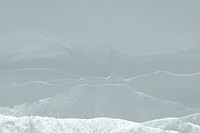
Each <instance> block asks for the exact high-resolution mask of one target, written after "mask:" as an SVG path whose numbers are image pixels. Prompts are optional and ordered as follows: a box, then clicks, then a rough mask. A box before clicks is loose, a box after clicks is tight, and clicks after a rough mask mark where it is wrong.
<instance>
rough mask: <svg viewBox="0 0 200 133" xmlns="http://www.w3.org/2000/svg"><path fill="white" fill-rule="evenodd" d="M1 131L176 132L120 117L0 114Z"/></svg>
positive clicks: (61, 132) (19, 132)
mask: <svg viewBox="0 0 200 133" xmlns="http://www.w3.org/2000/svg"><path fill="white" fill-rule="evenodd" d="M0 132H1V133H176V132H173V131H164V130H161V129H156V128H149V127H145V126H142V125H141V124H138V123H134V122H129V121H125V120H120V119H109V118H96V119H88V120H87V119H56V118H47V117H20V118H17V117H12V116H3V115H0Z"/></svg>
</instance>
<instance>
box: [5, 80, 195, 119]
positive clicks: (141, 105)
mask: <svg viewBox="0 0 200 133" xmlns="http://www.w3.org/2000/svg"><path fill="white" fill-rule="evenodd" d="M197 112H198V110H195V109H190V108H187V107H184V106H182V105H180V104H178V103H174V102H170V101H164V100H159V99H156V98H154V97H151V96H149V95H146V94H143V93H140V92H137V91H135V90H134V89H132V88H131V87H129V86H127V85H123V84H105V85H80V86H76V87H74V88H71V89H68V90H66V91H65V92H63V93H60V94H57V95H55V96H54V97H50V98H47V99H43V100H40V101H38V102H35V103H33V104H24V105H20V106H16V107H15V108H13V109H11V110H10V111H8V113H5V111H4V114H5V115H14V116H43V117H56V118H81V119H89V118H96V117H109V118H120V119H125V120H130V121H135V122H144V121H147V120H152V119H159V118H166V117H182V116H186V115H189V114H193V113H197Z"/></svg>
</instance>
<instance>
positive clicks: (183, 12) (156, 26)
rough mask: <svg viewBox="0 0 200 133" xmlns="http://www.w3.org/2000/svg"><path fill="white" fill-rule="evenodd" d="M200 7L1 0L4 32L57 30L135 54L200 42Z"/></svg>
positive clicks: (179, 0)
mask: <svg viewBox="0 0 200 133" xmlns="http://www.w3.org/2000/svg"><path fill="white" fill-rule="evenodd" d="M199 7H200V1H199V0H0V29H1V30H0V35H1V36H3V37H4V36H9V35H10V33H15V32H17V33H21V32H30V33H31V32H34V33H38V34H43V33H44V34H52V35H53V36H56V37H57V36H61V37H62V38H65V39H66V40H67V41H68V42H69V43H70V44H79V45H83V46H84V45H110V46H114V47H116V48H120V49H121V50H124V51H127V52H129V53H131V54H133V55H138V54H139V55H141V54H157V53H165V52H173V51H177V50H184V49H189V48H192V47H194V46H195V45H197V44H198V40H199V39H200V8H199ZM8 38H9V37H8ZM4 40H5V39H4ZM12 45H13V48H15V47H18V48H19V47H20V46H21V45H20V44H19V43H16V44H12ZM0 47H6V45H4V44H3V41H1V40H0Z"/></svg>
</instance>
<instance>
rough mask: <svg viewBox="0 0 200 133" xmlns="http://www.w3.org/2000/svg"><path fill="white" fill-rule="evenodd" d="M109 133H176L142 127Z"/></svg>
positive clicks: (121, 129) (174, 132)
mask: <svg viewBox="0 0 200 133" xmlns="http://www.w3.org/2000/svg"><path fill="white" fill-rule="evenodd" d="M110 133H178V132H176V131H167V130H166V131H164V130H161V129H156V128H150V127H145V126H142V125H139V126H132V127H126V128H120V129H116V130H114V131H112V132H110Z"/></svg>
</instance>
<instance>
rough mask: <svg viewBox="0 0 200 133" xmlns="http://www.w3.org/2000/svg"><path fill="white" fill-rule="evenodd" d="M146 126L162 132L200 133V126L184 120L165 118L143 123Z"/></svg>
mask: <svg viewBox="0 0 200 133" xmlns="http://www.w3.org/2000/svg"><path fill="white" fill-rule="evenodd" d="M143 125H144V126H148V127H152V128H155V127H156V128H159V129H162V130H173V131H178V132H180V133H200V126H199V125H195V124H192V123H189V122H185V121H183V120H182V118H165V119H160V120H153V121H149V122H145V123H143Z"/></svg>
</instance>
